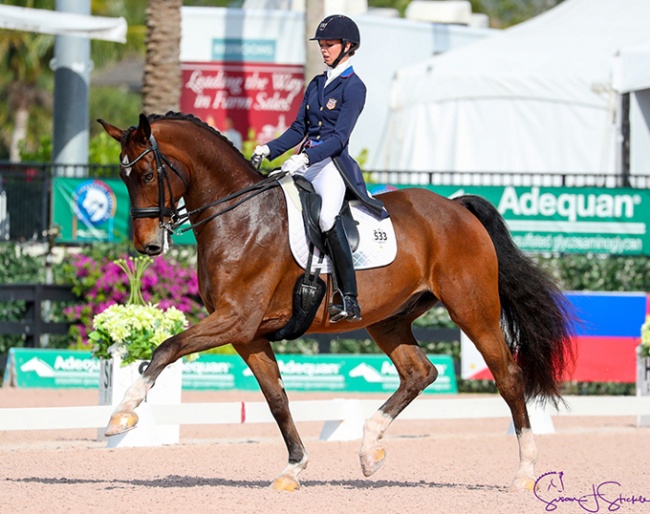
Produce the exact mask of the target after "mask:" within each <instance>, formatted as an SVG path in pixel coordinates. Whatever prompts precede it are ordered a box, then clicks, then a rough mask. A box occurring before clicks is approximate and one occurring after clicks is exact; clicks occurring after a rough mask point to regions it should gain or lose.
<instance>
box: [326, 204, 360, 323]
mask: <svg viewBox="0 0 650 514" xmlns="http://www.w3.org/2000/svg"><path fill="white" fill-rule="evenodd" d="M325 245H326V246H327V251H328V253H329V256H330V263H331V264H332V268H333V270H332V272H333V273H334V275H335V276H336V282H337V286H338V291H336V292H335V294H336V293H338V295H339V296H340V300H341V302H340V303H339V304H334V303H332V305H330V307H329V314H330V323H336V322H337V321H341V320H342V319H347V320H348V321H359V320H360V319H361V309H360V307H359V303H358V302H357V278H356V276H355V274H354V264H353V262H352V251H351V250H350V245H349V243H348V236H347V235H346V233H345V229H344V228H343V221H342V220H341V218H340V217H339V216H337V217H336V220H335V221H334V226H333V227H332V228H331V229H330V230H328V231H327V232H325Z"/></svg>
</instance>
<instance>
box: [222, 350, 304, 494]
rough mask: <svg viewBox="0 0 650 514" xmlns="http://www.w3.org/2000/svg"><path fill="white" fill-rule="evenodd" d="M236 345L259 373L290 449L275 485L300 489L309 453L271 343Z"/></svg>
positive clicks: (267, 398) (259, 378) (270, 405)
mask: <svg viewBox="0 0 650 514" xmlns="http://www.w3.org/2000/svg"><path fill="white" fill-rule="evenodd" d="M233 346H234V348H235V350H237V353H239V355H241V357H242V358H243V359H244V361H245V362H246V364H247V365H248V367H249V368H250V370H251V371H252V372H253V375H255V378H256V379H257V382H258V383H259V385H260V389H261V390H262V394H263V395H264V398H266V402H267V403H268V404H269V408H270V410H271V414H273V417H274V418H275V421H276V422H277V424H278V427H279V428H280V432H281V433H282V437H283V439H284V442H285V444H286V445H287V451H288V452H289V462H288V464H287V467H286V468H285V470H284V471H283V472H282V473H280V475H278V476H277V477H276V478H275V480H274V481H273V483H272V484H271V487H273V489H276V490H278V491H294V490H296V489H299V488H300V482H299V481H298V475H299V474H300V472H301V471H302V470H303V469H305V468H306V467H307V460H308V459H307V452H306V450H305V447H304V445H303V443H302V440H301V439H300V435H299V434H298V430H297V429H296V425H295V424H294V422H293V417H292V416H291V411H290V410H289V399H288V398H287V393H286V392H285V390H284V384H283V383H282V378H281V376H280V369H279V368H278V363H277V361H276V360H275V355H274V354H273V350H272V349H271V345H270V344H269V342H268V341H267V340H265V339H263V340H258V341H253V342H252V343H249V344H246V345H233Z"/></svg>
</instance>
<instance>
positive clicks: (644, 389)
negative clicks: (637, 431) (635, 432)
mask: <svg viewBox="0 0 650 514" xmlns="http://www.w3.org/2000/svg"><path fill="white" fill-rule="evenodd" d="M636 395H637V396H650V357H646V356H643V355H641V346H639V347H637V354H636ZM636 424H637V426H639V427H648V426H650V416H649V415H639V416H637V419H636Z"/></svg>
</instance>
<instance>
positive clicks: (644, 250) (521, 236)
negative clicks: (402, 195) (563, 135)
mask: <svg viewBox="0 0 650 514" xmlns="http://www.w3.org/2000/svg"><path fill="white" fill-rule="evenodd" d="M398 187H399V188H406V187H409V186H398ZM411 187H412V186H411ZM424 187H426V188H427V189H430V190H432V191H435V192H436V193H438V194H440V195H442V196H446V197H448V198H452V197H456V196H460V195H463V194H473V195H479V196H482V197H483V198H485V199H486V200H488V201H490V203H492V204H493V205H495V206H496V207H497V208H498V210H499V212H500V213H501V215H502V216H503V217H504V218H505V220H506V222H507V224H508V227H509V228H510V232H511V233H512V236H513V238H514V240H515V243H516V244H517V245H518V246H519V248H521V249H522V250H524V251H527V252H536V253H545V252H557V253H605V254H614V255H650V235H649V234H648V230H647V227H648V224H649V223H650V191H647V190H642V189H625V188H617V189H609V188H588V187H585V188H575V187H574V188H570V187H518V186H507V187H503V186H436V185H429V186H424ZM390 189H395V188H392V187H388V188H385V187H384V188H383V189H382V188H381V187H378V186H375V187H374V188H371V190H372V192H373V193H377V192H381V191H387V190H390Z"/></svg>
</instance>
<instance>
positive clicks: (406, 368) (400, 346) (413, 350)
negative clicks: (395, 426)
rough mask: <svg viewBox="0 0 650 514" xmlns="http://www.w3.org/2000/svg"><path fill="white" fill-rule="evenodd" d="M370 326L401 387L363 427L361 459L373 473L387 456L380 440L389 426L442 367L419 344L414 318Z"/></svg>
mask: <svg viewBox="0 0 650 514" xmlns="http://www.w3.org/2000/svg"><path fill="white" fill-rule="evenodd" d="M367 330H368V333H369V334H370V336H371V337H372V338H373V339H374V341H375V342H376V343H377V345H378V346H379V347H380V348H381V349H382V350H383V351H384V352H385V353H386V355H388V357H389V358H390V360H391V361H392V362H393V364H394V365H395V369H396V370H397V373H398V374H399V378H400V385H399V387H398V388H397V391H395V393H393V395H392V396H391V397H390V398H389V399H388V400H387V401H386V403H384V404H383V405H382V406H381V407H380V408H379V410H378V411H377V412H376V413H375V414H373V415H372V417H371V418H370V419H368V420H367V421H366V423H365V425H364V427H363V440H362V442H361V450H360V452H359V460H360V461H361V470H362V471H363V474H364V475H365V476H367V477H369V476H370V475H372V474H373V473H375V472H376V471H377V470H378V469H379V468H380V467H381V464H382V462H383V460H384V458H385V456H386V451H385V450H384V448H383V446H382V444H381V442H380V440H381V438H382V437H383V436H384V433H385V432H386V429H387V428H388V426H389V425H390V424H391V423H392V422H393V420H394V419H395V418H396V417H397V415H398V414H399V413H400V412H402V411H403V410H404V409H405V408H406V406H407V405H408V404H409V403H411V402H412V401H413V400H414V399H415V398H416V397H417V396H418V395H419V394H420V393H421V392H422V391H424V389H425V388H426V387H427V386H428V385H429V384H431V383H433V382H434V381H435V379H436V378H437V377H438V371H437V370H436V368H435V366H434V365H433V364H431V361H429V359H428V358H427V356H426V355H425V353H424V352H423V351H422V349H421V348H420V347H419V346H418V343H417V341H416V339H415V337H414V336H413V332H412V331H411V320H410V319H409V320H405V319H393V320H388V321H385V322H382V323H380V324H377V325H373V326H371V327H368V328H367Z"/></svg>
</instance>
